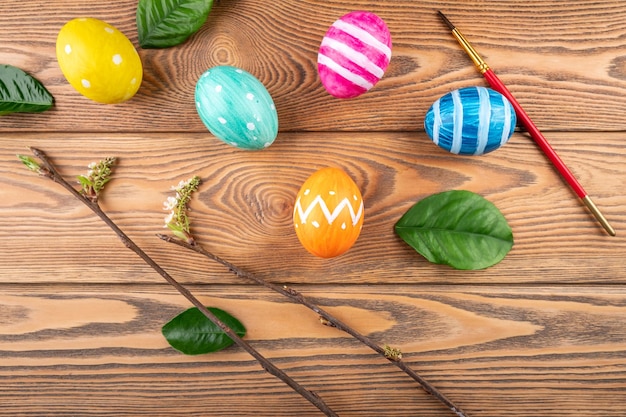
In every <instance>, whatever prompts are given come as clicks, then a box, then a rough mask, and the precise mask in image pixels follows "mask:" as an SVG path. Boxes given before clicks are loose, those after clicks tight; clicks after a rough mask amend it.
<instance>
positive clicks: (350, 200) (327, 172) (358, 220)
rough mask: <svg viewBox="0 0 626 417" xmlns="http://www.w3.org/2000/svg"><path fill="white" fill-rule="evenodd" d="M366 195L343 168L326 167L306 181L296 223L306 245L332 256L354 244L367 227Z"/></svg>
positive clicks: (298, 198) (297, 205)
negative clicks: (362, 230) (364, 222)
mask: <svg viewBox="0 0 626 417" xmlns="http://www.w3.org/2000/svg"><path fill="white" fill-rule="evenodd" d="M363 215H364V213H363V198H362V196H361V191H359V188H358V187H357V185H356V184H355V183H354V181H353V180H352V178H350V176H349V175H348V174H346V173H345V172H344V171H343V170H341V169H339V168H334V167H329V168H322V169H320V170H319V171H317V172H315V173H313V175H311V176H310V177H309V178H308V179H307V180H306V181H305V182H304V184H302V187H301V188H300V191H299V192H298V195H297V196H296V203H295V204H294V210H293V224H294V227H295V230H296V235H297V236H298V239H299V240H300V243H302V246H304V248H305V249H306V250H308V251H309V252H310V253H312V254H313V255H316V256H319V257H321V258H332V257H335V256H338V255H341V254H342V253H344V252H346V251H347V250H348V249H350V248H351V247H352V245H354V242H356V240H357V238H358V237H359V234H360V233H361V228H362V227H363Z"/></svg>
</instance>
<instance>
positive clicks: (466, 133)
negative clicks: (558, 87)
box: [424, 87, 516, 155]
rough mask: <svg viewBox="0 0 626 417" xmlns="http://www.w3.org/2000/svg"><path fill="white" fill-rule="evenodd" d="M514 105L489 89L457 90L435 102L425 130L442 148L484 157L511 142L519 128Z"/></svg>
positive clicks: (427, 118)
mask: <svg viewBox="0 0 626 417" xmlns="http://www.w3.org/2000/svg"><path fill="white" fill-rule="evenodd" d="M515 123H516V117H515V110H514V109H513V106H512V105H511V103H510V102H509V100H507V98H506V97H504V96H503V95H502V94H500V93H498V92H497V91H494V90H492V89H490V88H485V87H467V88H461V89H459V90H454V91H451V92H449V93H448V94H446V95H444V96H442V97H440V98H439V99H437V101H435V102H434V103H433V105H432V106H431V107H430V109H429V110H428V112H427V113H426V118H425V119H424V128H425V129H426V133H427V134H428V136H429V137H430V138H431V140H432V141H433V142H434V143H435V144H437V145H438V146H439V147H441V148H443V149H445V150H447V151H449V152H452V153H454V154H461V155H482V154H485V153H487V152H491V151H494V150H496V149H498V148H499V147H500V146H502V145H504V144H505V143H506V142H508V140H509V138H510V137H511V135H512V134H513V130H514V129H515Z"/></svg>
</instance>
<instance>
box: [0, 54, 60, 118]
mask: <svg viewBox="0 0 626 417" xmlns="http://www.w3.org/2000/svg"><path fill="white" fill-rule="evenodd" d="M53 102H54V98H53V97H52V94H50V92H49V91H48V90H46V88H45V87H44V86H43V84H41V83H40V82H39V81H37V80H36V79H35V78H33V77H32V76H30V75H28V74H26V73H25V72H24V71H22V70H21V69H19V68H16V67H14V66H12V65H0V115H3V114H9V113H17V112H22V113H39V112H42V111H44V110H48V109H49V108H50V107H52V103H53Z"/></svg>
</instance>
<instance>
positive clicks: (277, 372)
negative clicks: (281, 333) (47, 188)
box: [30, 148, 337, 417]
mask: <svg viewBox="0 0 626 417" xmlns="http://www.w3.org/2000/svg"><path fill="white" fill-rule="evenodd" d="M30 149H31V151H32V153H33V155H35V156H36V157H37V158H39V159H40V160H41V161H42V162H43V166H42V167H41V168H40V170H39V173H40V174H41V175H43V176H45V177H47V178H49V179H51V180H52V181H54V182H56V183H58V184H60V185H61V186H63V187H64V188H65V189H66V190H68V191H69V192H70V193H71V194H72V195H73V196H74V197H76V198H77V199H78V200H80V201H81V202H82V203H83V204H85V205H86V206H87V207H89V208H90V209H91V210H92V211H93V212H94V213H95V214H96V215H97V216H98V217H99V218H100V219H101V220H102V221H104V223H106V225H107V226H109V227H110V228H111V229H112V230H113V231H114V232H115V233H116V234H117V235H118V236H119V238H120V239H121V240H122V242H123V243H124V245H125V246H126V247H127V248H128V249H130V250H132V251H133V252H135V253H136V254H137V255H138V256H139V257H140V258H141V259H143V260H144V262H146V264H148V265H149V266H150V267H151V268H152V269H154V270H155V271H156V272H157V273H158V274H159V275H161V276H162V277H163V278H164V279H165V280H166V281H167V282H168V283H169V284H171V285H172V286H173V287H174V288H176V290H178V292H179V293H180V294H182V295H183V296H184V297H185V298H186V299H187V300H189V301H190V302H191V303H192V304H193V305H194V306H195V307H197V308H198V310H200V311H201V312H202V314H204V315H205V316H206V317H207V318H208V319H209V320H211V321H212V322H213V323H214V324H215V325H216V326H218V327H219V328H220V329H222V331H223V332H224V333H226V334H227V335H228V337H230V338H231V339H232V340H233V341H234V342H235V343H236V344H237V345H238V346H239V347H241V348H242V349H244V350H245V351H246V352H248V353H249V354H250V355H252V357H254V359H256V360H257V361H258V362H259V363H260V364H261V366H262V367H263V369H264V370H265V371H266V372H268V373H269V374H271V375H274V376H275V377H277V378H278V379H280V380H281V381H283V382H284V383H285V384H287V385H288V386H289V387H291V388H292V389H293V390H294V391H295V392H297V393H298V394H300V395H301V396H302V397H304V398H305V399H307V400H308V401H309V402H310V403H311V404H313V405H314V406H316V407H317V408H318V409H319V410H320V411H322V412H323V413H324V414H326V415H327V416H329V417H335V416H337V414H336V413H335V412H334V411H333V410H332V409H331V408H330V407H329V406H328V405H327V404H326V403H325V402H324V401H323V400H322V399H321V398H320V397H319V396H318V395H317V394H315V393H314V392H312V391H309V390H307V389H306V388H304V387H302V386H301V385H300V384H298V383H297V382H296V381H295V380H293V379H292V378H291V377H290V376H288V375H287V374H285V373H284V372H283V371H282V370H281V369H280V368H278V367H276V366H275V365H274V364H273V363H272V362H271V361H269V360H268V359H266V358H265V357H264V356H263V355H262V354H261V353H259V352H258V351H257V350H256V349H254V348H253V347H252V346H251V345H250V344H249V343H248V342H246V341H245V340H243V339H242V338H241V337H239V335H238V334H237V333H236V332H234V331H233V330H232V329H231V328H230V327H228V326H227V325H226V324H225V323H224V322H222V321H221V320H220V319H219V318H218V317H217V316H215V315H214V314H213V313H212V312H211V311H210V310H208V309H207V308H206V307H205V306H204V304H202V303H201V302H200V301H199V300H198V299H197V298H196V297H195V296H194V295H193V294H192V293H191V292H190V291H189V290H187V289H186V288H185V287H184V286H182V285H181V284H180V283H178V281H176V280H175V279H174V278H173V277H172V276H170V275H169V274H168V273H167V272H166V271H165V270H164V269H163V268H161V266H159V264H157V263H156V262H155V261H154V260H153V259H152V258H151V257H150V256H148V254H146V253H145V252H144V251H143V250H142V249H141V248H140V247H139V246H137V245H136V244H135V243H134V242H133V241H132V240H131V239H130V238H129V237H128V236H127V235H126V234H125V233H124V232H123V231H122V230H121V229H120V228H119V227H118V226H117V224H115V222H114V221H113V220H111V219H110V218H109V217H108V216H107V215H106V214H105V213H104V211H102V209H101V208H100V206H99V205H98V203H97V200H94V199H90V198H88V197H86V196H85V195H83V194H81V193H80V192H79V191H77V190H76V189H75V188H74V187H73V186H72V185H71V184H70V183H68V182H67V181H66V180H65V179H64V178H63V177H62V176H61V175H60V174H59V172H58V171H57V169H56V168H55V166H54V164H53V163H52V162H50V160H49V159H48V157H47V155H46V154H45V153H44V152H43V151H42V150H39V149H36V148H30Z"/></svg>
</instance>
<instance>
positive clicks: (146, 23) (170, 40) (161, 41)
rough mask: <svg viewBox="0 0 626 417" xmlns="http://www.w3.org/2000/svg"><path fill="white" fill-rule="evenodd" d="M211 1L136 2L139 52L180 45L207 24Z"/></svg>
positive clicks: (145, 0) (151, 0)
mask: <svg viewBox="0 0 626 417" xmlns="http://www.w3.org/2000/svg"><path fill="white" fill-rule="evenodd" d="M211 6H213V0H139V4H138V5H137V32H138V35H139V45H140V46H141V47H142V48H168V47H170V46H175V45H179V44H181V43H183V42H185V41H186V40H187V38H189V37H190V36H191V35H193V34H194V33H196V32H197V31H198V29H200V28H201V27H202V25H203V24H204V22H206V20H207V17H208V16H209V12H210V11H211Z"/></svg>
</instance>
